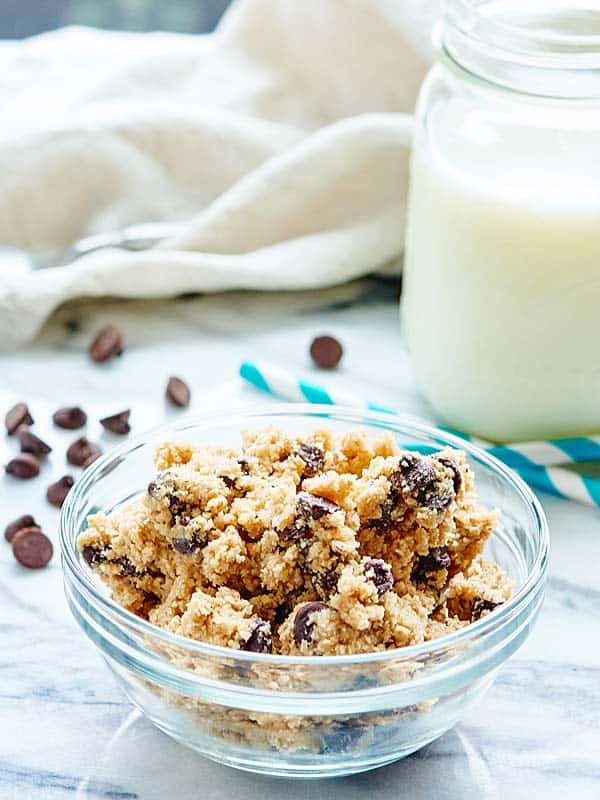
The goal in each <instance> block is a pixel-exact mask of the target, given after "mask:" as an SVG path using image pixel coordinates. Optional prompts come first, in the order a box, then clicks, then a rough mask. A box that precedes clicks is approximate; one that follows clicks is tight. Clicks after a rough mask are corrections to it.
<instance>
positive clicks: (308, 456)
mask: <svg viewBox="0 0 600 800" xmlns="http://www.w3.org/2000/svg"><path fill="white" fill-rule="evenodd" d="M296 455H297V456H299V457H300V458H301V459H302V461H304V464H305V467H304V477H305V478H312V477H314V476H315V475H316V474H317V473H318V472H321V470H322V469H323V465H324V464H325V454H324V453H323V451H322V450H321V448H320V447H317V446H316V445H314V444H301V445H300V447H299V448H298V450H297V451H296Z"/></svg>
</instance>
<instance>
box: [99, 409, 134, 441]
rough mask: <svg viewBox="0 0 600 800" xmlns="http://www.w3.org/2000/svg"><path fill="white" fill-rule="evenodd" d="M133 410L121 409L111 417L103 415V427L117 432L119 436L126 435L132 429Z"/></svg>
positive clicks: (101, 422) (101, 421)
mask: <svg viewBox="0 0 600 800" xmlns="http://www.w3.org/2000/svg"><path fill="white" fill-rule="evenodd" d="M130 414H131V411H130V410H129V409H127V410H126V411H119V413H118V414H112V415H111V416H110V417H103V418H102V419H101V420H100V424H101V425H102V427H103V428H106V430H107V431H110V432H111V433H116V434H118V435H119V436H125V434H126V433H129V431H130V430H131V425H130V424H129V415H130Z"/></svg>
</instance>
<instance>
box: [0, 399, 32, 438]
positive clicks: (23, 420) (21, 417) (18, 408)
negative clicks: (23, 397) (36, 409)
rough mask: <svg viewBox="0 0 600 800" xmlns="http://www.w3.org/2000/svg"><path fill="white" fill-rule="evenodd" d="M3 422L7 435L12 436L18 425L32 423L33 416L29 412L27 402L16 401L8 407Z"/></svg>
mask: <svg viewBox="0 0 600 800" xmlns="http://www.w3.org/2000/svg"><path fill="white" fill-rule="evenodd" d="M4 424H5V425H6V432H7V433H8V435H9V436H12V435H13V433H15V431H16V430H17V429H18V428H19V426H20V425H33V417H32V416H31V414H30V413H29V408H28V407H27V404H26V403H17V404H16V405H14V406H13V407H12V408H11V409H9V411H7V413H6V417H5V418H4Z"/></svg>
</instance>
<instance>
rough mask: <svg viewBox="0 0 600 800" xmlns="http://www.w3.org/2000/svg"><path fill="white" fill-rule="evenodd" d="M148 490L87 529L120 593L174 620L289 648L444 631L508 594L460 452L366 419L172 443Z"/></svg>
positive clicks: (353, 648) (181, 627) (203, 633)
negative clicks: (417, 445) (488, 551)
mask: <svg viewBox="0 0 600 800" xmlns="http://www.w3.org/2000/svg"><path fill="white" fill-rule="evenodd" d="M155 463H156V468H157V475H156V477H155V478H154V479H153V480H152V481H151V482H150V484H149V485H148V489H147V492H146V493H145V494H144V496H143V497H140V498H139V499H136V500H135V501H133V502H131V503H129V504H128V505H127V506H125V507H123V508H121V509H119V510H117V511H115V512H114V513H112V514H110V515H105V514H102V513H100V514H95V515H93V516H91V517H90V518H89V525H88V528H87V529H86V530H85V532H83V533H82V534H81V535H80V537H79V547H80V550H81V553H82V555H83V558H84V559H85V561H86V562H87V563H88V564H89V566H90V567H91V568H92V569H93V570H94V571H95V572H96V573H97V574H98V575H99V576H100V577H101V578H102V580H103V581H105V583H106V584H107V585H108V587H109V588H110V591H111V593H112V596H113V598H114V599H115V600H116V601H117V602H118V603H120V604H121V605H122V606H124V607H125V608H127V609H129V610H130V611H132V612H134V613H135V614H137V615H139V616H140V617H143V618H144V619H148V620H149V621H150V622H151V623H153V624H155V625H157V626H159V627H161V628H165V629H167V630H169V631H172V632H173V633H177V634H180V635H182V636H186V637H190V638H192V639H196V640H199V641H203V642H209V643H212V644H216V645H221V646H224V647H229V648H234V649H240V650H247V651H251V652H255V653H279V654H284V655H314V656H319V655H345V654H351V653H363V652H372V651H380V650H385V649H389V648H397V647H403V646H405V645H411V644H416V643H418V642H423V641H427V640H430V639H434V638H437V637H439V636H443V635H444V634H446V633H448V632H450V631H454V630H457V629H459V628H461V627H464V626H466V625H469V624H470V623H471V622H472V621H474V620H477V619H479V618H480V617H481V616H483V615H485V614H488V613H490V612H491V611H493V609H494V608H495V607H496V606H497V605H499V604H500V603H502V602H504V601H505V600H506V599H507V598H508V597H509V596H510V593H511V587H510V583H509V581H508V580H507V579H506V578H505V577H504V575H503V574H502V571H501V570H500V568H499V567H498V566H497V565H495V564H493V563H490V562H488V561H485V560H484V559H483V558H482V556H481V551H482V549H483V547H484V544H485V542H486V540H487V538H488V537H489V535H490V533H491V531H492V529H493V527H494V525H495V524H496V523H497V515H496V514H495V513H493V512H490V511H488V510H486V509H484V508H482V507H481V506H479V505H478V504H477V502H476V497H475V492H474V486H473V474H472V472H471V470H470V468H469V467H468V465H467V463H466V461H465V456H464V453H463V452H461V451H458V450H451V449H445V450H441V451H439V452H436V453H434V454H432V455H421V454H420V453H418V452H415V451H409V450H401V449H399V447H398V446H397V444H396V443H395V441H394V439H393V438H392V437H391V436H390V435H387V434H386V435H383V436H381V437H380V438H373V439H370V438H368V437H367V435H366V434H365V433H364V432H362V431H360V430H356V431H353V432H351V433H346V434H341V435H333V434H332V433H331V432H329V431H327V430H315V431H313V432H311V433H310V434H307V435H306V436H304V437H296V436H291V435H288V434H286V433H284V432H283V431H281V430H277V429H274V428H267V429H262V430H250V431H245V432H243V433H242V446H241V449H239V450H236V449H231V448H224V447H210V446H192V445H186V444H175V443H165V444H163V445H161V446H160V447H159V448H158V449H157V452H156V457H155Z"/></svg>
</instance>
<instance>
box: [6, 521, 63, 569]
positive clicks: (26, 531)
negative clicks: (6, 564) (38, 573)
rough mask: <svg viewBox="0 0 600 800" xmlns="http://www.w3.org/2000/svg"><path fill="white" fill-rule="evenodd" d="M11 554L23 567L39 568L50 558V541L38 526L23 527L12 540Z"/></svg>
mask: <svg viewBox="0 0 600 800" xmlns="http://www.w3.org/2000/svg"><path fill="white" fill-rule="evenodd" d="M12 550H13V555H14V557H15V558H16V559H17V561H18V562H19V564H22V565H23V566H24V567H28V568H29V569H40V568H41V567H45V566H46V564H47V563H48V562H49V561H50V559H51V558H52V552H53V549H52V542H51V541H50V539H48V537H47V536H46V535H45V534H44V533H42V531H41V530H40V529H39V528H23V530H20V531H19V532H18V533H16V534H15V536H14V537H13V540H12Z"/></svg>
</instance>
